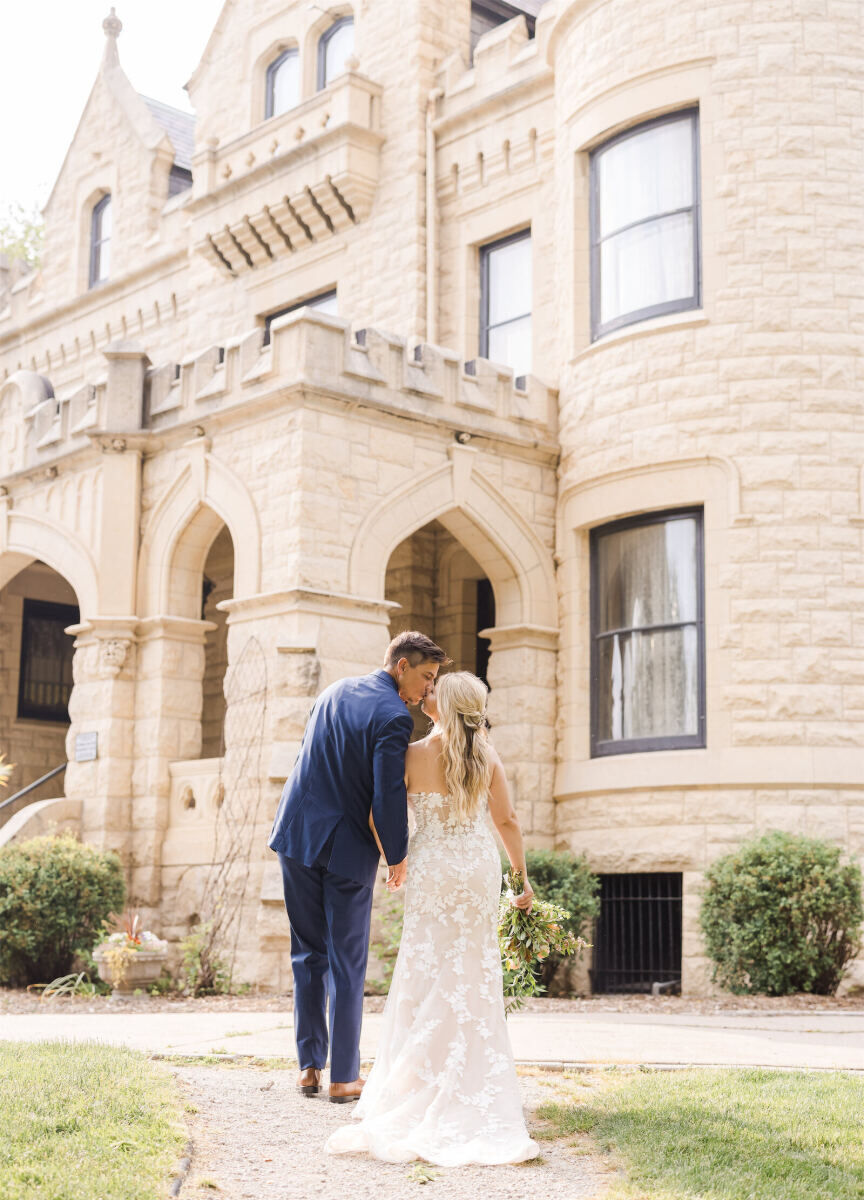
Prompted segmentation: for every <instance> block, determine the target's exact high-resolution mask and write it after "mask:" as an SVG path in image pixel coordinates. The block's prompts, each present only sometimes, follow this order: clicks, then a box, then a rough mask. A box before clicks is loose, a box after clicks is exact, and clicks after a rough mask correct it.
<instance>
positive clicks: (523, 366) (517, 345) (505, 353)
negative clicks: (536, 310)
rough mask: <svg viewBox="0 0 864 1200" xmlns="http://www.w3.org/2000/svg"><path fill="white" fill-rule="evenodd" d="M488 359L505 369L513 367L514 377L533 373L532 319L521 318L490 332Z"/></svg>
mask: <svg viewBox="0 0 864 1200" xmlns="http://www.w3.org/2000/svg"><path fill="white" fill-rule="evenodd" d="M487 357H488V358H489V359H490V360H491V361H492V362H494V363H501V365H502V366H504V367H512V368H513V374H514V375H528V374H529V373H530V371H531V318H530V317H521V318H520V319H519V320H518V321H508V322H507V324H506V325H498V326H497V327H496V328H495V329H490V330H489V349H488V354H487Z"/></svg>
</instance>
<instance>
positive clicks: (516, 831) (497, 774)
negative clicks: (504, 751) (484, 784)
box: [489, 746, 534, 912]
mask: <svg viewBox="0 0 864 1200" xmlns="http://www.w3.org/2000/svg"><path fill="white" fill-rule="evenodd" d="M489 749H490V751H491V758H492V763H493V769H492V780H491V782H490V784H489V812H490V814H491V816H492V821H493V823H494V825H495V828H496V829H497V830H498V833H499V835H500V837H501V841H502V842H503V843H504V849H505V850H506V851H507V857H508V858H509V859H510V866H511V867H512V868H513V870H514V871H521V872H522V878H523V880H524V881H525V883H524V887H523V890H522V892H521V894H520V895H518V896H517V897H516V899H515V900H514V901H513V903H514V904H515V905H516V906H517V908H525V909H528V911H529V912H530V911H531V903H532V901H533V899H534V889H533V888H532V887H531V884H530V883H529V882H528V868H527V867H526V865H525V846H524V844H523V842H522V827H521V826H520V824H519V818H518V817H517V816H516V810H515V808H514V807H513V801H512V800H511V799H510V788H509V787H508V786H507V776H506V775H505V773H504V766H503V764H502V762H501V759H500V758H499V757H498V754H497V751H496V750H495V749H494V747H492V746H490V747H489Z"/></svg>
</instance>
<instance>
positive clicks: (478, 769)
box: [435, 671, 492, 821]
mask: <svg viewBox="0 0 864 1200" xmlns="http://www.w3.org/2000/svg"><path fill="white" fill-rule="evenodd" d="M435 694H436V699H437V701H438V728H439V729H440V732H441V743H442V753H443V756H444V779H445V781H446V784H447V794H448V795H449V797H450V812H451V814H452V815H453V816H455V817H456V818H457V820H459V821H467V820H470V819H471V818H472V817H473V816H475V815H476V813H477V812H478V810H479V809H480V808H481V807H482V805H484V804H485V803H486V798H487V794H488V790H489V781H490V779H491V777H492V762H491V759H490V755H489V743H488V742H487V740H486V698H487V696H488V691H487V688H486V684H485V683H484V682H483V680H482V679H478V678H477V676H476V675H472V674H471V673H470V671H453V672H451V673H450V674H449V675H444V676H442V677H441V679H440V680H439V681H438V684H437V687H436V689H435Z"/></svg>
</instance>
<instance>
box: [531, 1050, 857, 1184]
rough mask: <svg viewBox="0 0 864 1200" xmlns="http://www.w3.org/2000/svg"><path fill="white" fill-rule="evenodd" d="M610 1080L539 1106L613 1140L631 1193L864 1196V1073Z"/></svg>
mask: <svg viewBox="0 0 864 1200" xmlns="http://www.w3.org/2000/svg"><path fill="white" fill-rule="evenodd" d="M602 1089H603V1090H602V1094H601V1095H600V1096H599V1097H597V1098H596V1100H594V1102H592V1103H590V1104H560V1103H553V1104H545V1105H542V1106H541V1107H540V1108H539V1109H538V1110H537V1115H538V1116H539V1117H541V1118H543V1119H545V1120H547V1121H549V1122H550V1126H549V1127H548V1129H547V1131H546V1134H547V1136H558V1137H560V1136H568V1135H574V1134H580V1133H589V1134H591V1136H592V1137H593V1138H594V1140H595V1141H596V1142H597V1143H598V1144H599V1146H600V1147H601V1148H602V1149H603V1150H607V1151H614V1152H615V1154H616V1155H617V1157H618V1159H619V1160H620V1162H621V1165H622V1166H623V1167H624V1169H625V1172H626V1176H627V1182H626V1183H624V1184H622V1185H620V1192H621V1194H623V1195H634V1194H638V1195H639V1196H640V1197H645V1198H646V1200H648V1198H649V1197H652V1196H655V1195H656V1196H662V1197H663V1198H664V1200H679V1198H681V1200H683V1198H685V1197H687V1198H688V1200H689V1198H692V1197H694V1196H698V1197H700V1198H702V1200H742V1198H745V1197H746V1200H864V1142H862V1126H864V1079H862V1078H860V1077H858V1076H853V1075H842V1074H839V1073H832V1074H806V1073H803V1072H779V1071H687V1072H681V1073H675V1074H674V1075H672V1074H667V1073H657V1074H649V1075H639V1076H635V1077H631V1078H625V1079H616V1080H614V1081H612V1080H606V1081H604V1083H603V1085H602ZM535 1136H537V1135H535ZM539 1136H541V1137H542V1136H543V1133H542V1132H541V1134H540V1135H539Z"/></svg>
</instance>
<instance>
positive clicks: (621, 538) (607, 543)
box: [597, 517, 698, 633]
mask: <svg viewBox="0 0 864 1200" xmlns="http://www.w3.org/2000/svg"><path fill="white" fill-rule="evenodd" d="M696 533H697V526H696V521H695V519H694V518H693V517H678V518H674V519H671V520H663V521H657V522H655V523H653V524H651V525H633V526H630V528H626V529H619V530H618V531H617V532H615V533H607V534H605V535H604V536H603V537H601V538H600V539H599V541H598V544H597V576H598V585H599V587H600V589H601V591H600V611H599V625H598V632H599V633H605V632H606V631H607V630H610V629H632V628H634V627H639V626H641V625H665V624H669V623H671V622H674V621H695V620H696V619H697V612H698V610H697V574H696Z"/></svg>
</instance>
